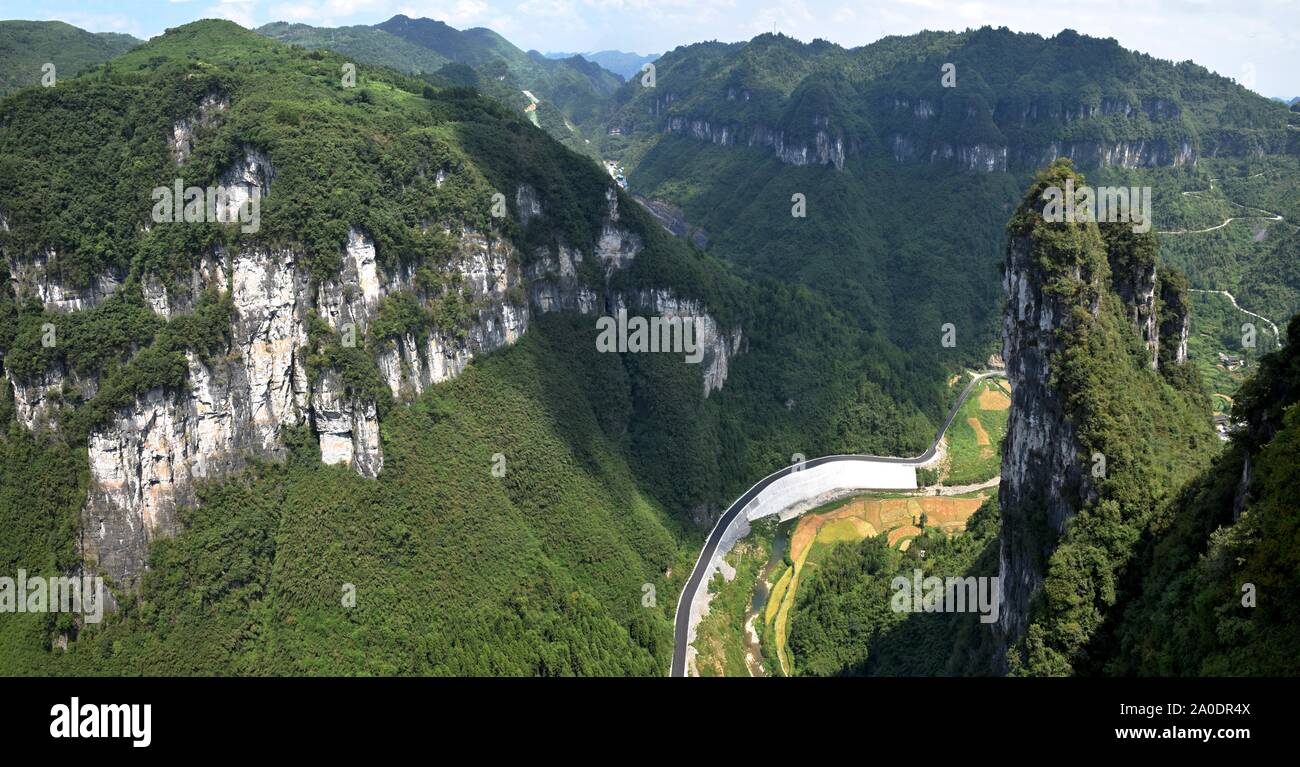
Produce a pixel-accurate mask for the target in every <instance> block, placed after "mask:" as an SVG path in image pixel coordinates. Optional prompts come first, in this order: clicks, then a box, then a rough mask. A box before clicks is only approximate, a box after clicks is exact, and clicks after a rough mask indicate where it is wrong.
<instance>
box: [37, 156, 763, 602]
mask: <svg viewBox="0 0 1300 767" xmlns="http://www.w3.org/2000/svg"><path fill="white" fill-rule="evenodd" d="M273 177H274V170H273V169H272V167H271V165H270V163H269V162H268V159H267V158H266V157H265V156H264V155H263V154H261V153H260V152H257V151H256V150H253V149H246V150H244V152H243V154H242V155H241V157H240V159H239V161H238V162H237V163H236V164H235V167H234V168H232V169H231V170H230V171H229V172H228V173H226V174H223V177H222V178H223V182H224V183H228V185H229V186H230V187H231V189H235V190H238V189H242V190H243V192H242V194H243V197H242V199H247V196H248V195H251V194H258V193H260V194H265V192H266V190H267V188H268V187H269V184H270V183H271V179H272V178H273ZM240 199H241V198H240V196H239V194H233V195H232V200H231V204H232V205H238V204H239V203H240ZM516 202H517V203H519V204H520V212H521V215H523V216H534V215H541V213H542V212H543V210H544V203H543V201H542V200H539V199H538V198H537V197H536V194H535V193H534V192H532V191H531V190H530V189H525V188H522V187H521V189H520V191H519V193H518V194H517V197H516ZM608 203H609V208H608V216H607V220H606V221H605V222H604V225H603V226H602V229H601V234H600V237H599V239H598V242H597V243H596V245H595V247H594V248H593V249H592V251H591V252H590V253H583V252H582V251H581V250H579V249H576V248H571V247H568V246H564V245H560V246H559V247H558V248H553V249H552V250H549V251H546V252H542V253H539V254H537V257H536V258H534V259H533V260H532V262H531V265H530V267H529V269H528V280H527V284H528V289H527V290H525V289H524V286H525V277H524V274H523V270H522V269H521V266H520V263H521V259H520V258H519V254H517V253H516V252H515V250H514V247H513V245H511V243H510V242H509V241H508V240H504V239H502V238H499V237H498V236H497V235H496V234H495V233H493V232H479V231H474V230H471V229H464V230H462V231H461V232H460V233H459V234H458V235H457V237H458V238H459V241H458V245H457V248H456V253H455V255H454V256H453V258H452V259H451V261H450V263H449V264H448V266H447V267H446V270H445V272H446V273H445V274H444V276H445V277H446V278H447V282H446V285H445V286H444V285H437V286H426V285H422V284H421V283H420V281H417V280H416V279H415V274H414V270H413V269H412V268H411V267H410V266H408V265H403V264H400V263H398V264H389V265H385V264H383V263H381V261H380V259H379V257H378V254H377V253H376V250H375V246H374V243H373V242H372V241H371V240H370V239H369V238H368V237H367V236H366V235H365V234H364V233H362V232H360V231H357V230H352V231H350V232H349V235H348V242H347V245H346V247H345V249H344V252H343V253H342V257H341V269H340V272H339V275H338V277H337V279H333V280H329V281H325V282H320V283H316V284H313V283H312V281H311V280H310V278H309V276H308V274H307V270H306V268H305V265H304V261H305V259H304V258H303V254H302V253H301V252H300V251H298V250H297V249H295V248H279V249H266V248H263V247H259V246H253V247H247V248H243V249H240V250H235V251H227V250H225V249H222V248H220V247H218V248H214V249H213V250H212V251H210V252H208V253H205V254H203V255H202V256H200V257H199V258H198V259H197V261H196V262H195V264H194V266H193V267H192V268H191V269H190V272H189V274H187V275H184V274H183V275H179V276H176V275H172V276H170V277H169V278H168V279H163V278H161V277H160V276H159V275H155V274H145V275H142V276H141V281H140V286H141V287H140V289H141V291H142V293H143V297H144V299H145V301H146V303H147V305H148V306H150V307H151V308H152V309H153V311H154V312H155V313H157V314H158V315H159V316H162V317H165V318H167V319H173V318H176V317H178V316H180V315H184V314H187V313H191V312H193V311H194V310H195V307H196V306H197V304H198V302H199V299H200V296H201V295H202V294H203V293H204V292H205V291H208V290H216V291H220V292H224V293H228V294H229V296H230V299H231V302H232V304H233V308H234V315H233V319H232V324H231V327H230V335H229V341H228V343H227V346H226V348H224V349H222V350H219V351H218V352H216V353H213V354H211V355H210V356H209V357H200V356H199V355H197V354H195V353H192V352H191V353H188V354H187V356H186V363H187V373H188V375H187V379H186V383H185V385H184V386H183V387H182V388H181V390H178V391H173V390H164V389H154V390H151V391H148V392H144V393H142V394H140V395H138V396H137V397H136V398H135V399H134V401H133V402H131V404H129V405H127V406H125V407H121V408H119V409H118V410H117V411H116V412H114V413H113V414H112V415H111V417H110V418H109V419H108V420H107V421H106V422H105V423H104V424H103V425H102V426H100V427H99V428H97V429H96V430H95V431H94V432H93V433H92V434H91V435H90V437H89V440H88V445H87V448H88V458H89V469H90V491H89V494H88V497H87V500H86V503H85V505H84V507H83V510H82V519H83V529H84V531H85V534H84V535H83V538H82V553H83V556H84V558H85V560H86V561H87V563H88V565H89V566H91V567H92V568H98V570H99V571H101V572H103V573H104V574H106V575H108V576H110V577H111V578H113V579H114V580H115V581H116V582H117V583H119V584H122V585H124V586H126V587H128V588H130V587H131V586H133V585H135V584H138V579H139V576H140V575H141V573H142V572H143V571H144V569H145V567H146V566H147V555H148V546H149V543H150V542H151V541H153V540H155V539H157V538H158V537H160V536H163V537H165V536H171V535H174V534H175V532H176V530H177V526H178V522H177V509H178V508H179V507H182V506H185V505H191V504H193V503H195V502H196V495H195V486H196V483H198V482H199V481H202V480H207V479H217V478H220V477H224V476H228V475H230V474H232V473H234V472H237V471H239V470H241V469H242V468H243V467H244V466H245V465H246V463H247V461H248V459H249V458H250V457H254V456H256V457H263V458H271V459H275V458H280V457H282V456H283V454H284V452H285V449H286V448H285V440H284V430H285V429H291V428H303V427H307V428H310V429H311V430H312V432H313V433H314V434H315V436H316V438H317V440H318V442H319V446H320V453H321V459H322V461H323V462H325V463H328V464H340V465H347V466H349V467H351V468H352V469H353V470H354V471H356V472H357V473H358V474H360V475H361V476H364V477H370V478H373V477H376V476H378V475H379V474H380V473H381V472H382V470H383V465H384V459H383V453H382V445H381V440H380V437H379V418H378V405H377V403H376V402H375V401H374V400H373V398H371V397H370V395H363V394H362V393H360V392H359V391H357V390H356V389H354V387H353V386H351V385H349V382H348V381H347V380H346V379H345V377H344V375H343V374H342V371H339V370H334V369H326V370H323V371H319V373H317V374H313V373H311V372H309V370H308V368H307V361H306V359H305V357H306V353H307V349H308V346H309V339H308V328H309V323H310V322H311V321H312V317H313V315H314V316H315V317H317V318H319V320H320V321H323V322H324V323H325V324H326V325H327V326H329V328H331V329H332V330H333V331H335V332H336V333H337V334H339V338H340V339H342V338H345V337H346V336H345V333H351V334H352V337H353V338H354V339H355V341H356V343H357V344H364V343H365V342H366V340H367V338H368V335H367V334H368V331H369V330H370V329H371V326H372V325H373V323H374V322H375V321H376V319H377V318H378V317H379V313H380V311H381V307H382V306H383V303H384V301H385V300H386V299H388V298H389V297H392V296H394V295H395V294H398V293H403V294H409V295H411V296H413V297H414V298H415V299H416V300H417V301H419V302H421V303H424V304H425V305H430V304H431V303H432V302H436V301H439V300H442V299H443V298H444V291H448V290H455V291H457V292H460V293H461V294H462V296H463V297H464V299H465V300H466V301H467V303H468V306H469V307H470V318H469V320H468V321H467V322H466V323H465V324H463V325H460V326H458V327H456V328H452V329H435V330H433V331H431V332H427V333H425V334H423V335H422V336H420V337H416V336H414V335H410V334H408V335H405V336H403V337H401V338H396V339H389V340H387V341H384V340H383V339H378V340H379V341H380V345H379V347H378V348H377V349H375V350H374V354H375V361H376V363H377V366H378V368H379V370H380V373H381V375H382V376H383V378H384V380H385V382H386V383H387V384H388V388H389V389H390V391H391V393H392V394H393V395H394V397H396V398H397V399H398V400H399V401H400V400H403V399H409V398H410V397H413V396H415V395H418V394H419V393H420V392H422V391H423V390H424V389H426V388H428V387H429V386H432V385H433V384H436V383H438V382H440V381H445V380H448V379H450V378H453V377H455V376H456V375H459V374H460V373H461V372H462V371H463V370H464V369H465V367H466V366H467V365H468V364H469V362H470V361H471V360H472V359H473V358H474V357H476V356H479V355H481V354H486V353H488V352H491V351H493V350H496V349H500V348H501V347H503V346H507V345H510V344H513V343H514V342H515V341H517V340H518V339H519V338H520V337H521V336H522V335H523V334H524V333H525V332H526V331H527V329H528V323H529V317H530V313H531V312H532V311H538V312H547V311H560V310H568V311H577V312H580V313H584V314H589V315H595V314H597V313H600V312H603V311H606V310H608V309H609V308H610V307H613V306H615V305H619V306H623V305H634V306H636V307H638V310H639V311H645V312H655V313H663V314H668V315H674V316H678V315H680V316H693V317H697V323H698V328H699V333H698V337H699V339H700V343H701V344H702V345H703V347H704V354H703V358H702V362H701V364H702V365H703V366H704V368H703V369H704V376H703V377H704V395H705V396H707V395H708V394H709V393H710V392H712V391H716V390H717V389H718V388H719V387H721V386H722V384H723V382H724V381H725V379H726V376H727V370H728V364H729V360H730V359H731V357H732V356H733V355H734V354H736V353H737V352H738V351H739V349H740V343H741V341H740V333H739V330H738V329H736V330H734V331H729V332H724V331H722V330H720V329H719V328H718V326H717V323H716V322H714V321H713V320H712V318H711V317H709V316H708V314H707V311H706V307H704V306H703V305H702V304H700V303H699V302H698V301H683V300H679V299H678V298H677V297H675V296H674V295H673V294H672V293H671V292H668V291H645V292H642V293H638V294H637V295H635V296H632V297H630V298H625V297H623V296H622V295H621V294H617V293H614V292H612V291H609V290H608V289H606V290H605V291H604V293H603V294H602V293H601V292H599V291H597V290H595V289H592V288H590V287H588V286H586V285H584V284H583V282H582V279H581V277H580V274H579V269H580V268H581V266H582V265H583V264H584V263H585V262H594V263H599V264H600V265H601V266H602V267H603V271H604V273H605V274H606V276H607V277H608V276H609V275H610V274H612V273H613V272H614V271H616V270H618V269H621V268H625V267H627V266H628V265H630V264H631V263H632V262H633V260H634V259H635V258H636V255H637V253H638V252H640V250H641V249H642V247H643V245H642V242H641V239H640V238H639V237H638V236H636V235H635V234H633V233H632V232H630V231H628V230H627V229H626V228H625V227H624V226H622V225H621V224H620V222H619V211H618V198H617V195H616V194H615V193H613V192H612V191H611V193H610V196H609V199H608ZM18 274H19V277H17V278H15V289H16V290H26V289H31V290H37V291H45V293H43V294H40V295H44V296H46V297H48V298H49V300H50V301H64V302H65V304H67V308H68V309H69V310H71V309H75V308H86V307H88V306H90V305H93V302H94V300H97V299H95V298H94V296H91V295H81V296H74V297H72V298H67V297H66V296H64V295H63V294H59V295H52V293H51V291H54V290H57V289H58V288H57V283H55V282H53V281H52V280H49V279H48V275H46V274H44V273H41V272H40V271H39V267H38V268H37V269H35V270H33V271H30V272H26V273H25V272H21V271H20V272H18ZM112 284H113V285H114V286H116V285H117V284H118V282H117V281H114V282H113V283H112ZM371 340H372V341H374V340H376V339H371ZM66 378H67V376H66V374H65V372H64V371H63V370H61V369H52V370H49V371H46V372H45V374H44V375H43V376H42V377H40V378H39V379H38V380H34V381H26V382H17V381H15V382H14V384H13V385H14V390H15V394H16V397H15V400H16V409H17V411H18V417H19V419H20V420H21V421H22V423H23V424H24V425H25V426H27V427H28V428H33V429H34V428H43V427H44V426H45V424H46V423H47V422H53V421H54V420H55V419H56V418H57V415H58V409H59V408H58V403H59V402H60V401H61V397H60V393H61V392H62V390H63V389H65V388H66V387H67V386H69V385H72V386H74V387H75V388H77V389H79V390H80V393H81V394H82V396H90V395H93V393H94V386H95V382H93V381H89V382H83V381H66V380H65V379H66Z"/></svg>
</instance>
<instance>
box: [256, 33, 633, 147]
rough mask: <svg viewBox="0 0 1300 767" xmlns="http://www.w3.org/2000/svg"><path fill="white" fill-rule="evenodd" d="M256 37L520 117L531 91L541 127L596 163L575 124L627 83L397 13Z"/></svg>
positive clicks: (573, 62) (578, 62) (489, 36)
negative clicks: (456, 92) (321, 52)
mask: <svg viewBox="0 0 1300 767" xmlns="http://www.w3.org/2000/svg"><path fill="white" fill-rule="evenodd" d="M256 31H257V33H258V34H261V35H265V36H266V37H270V38H272V39H274V40H279V41H281V42H286V43H292V44H294V45H299V46H302V47H304V48H310V49H328V50H331V51H335V52H337V53H339V54H342V55H343V56H345V57H348V58H349V59H351V60H352V61H355V62H364V63H366V64H373V65H377V66H384V67H390V68H392V69H395V70H397V71H399V72H404V73H407V74H411V75H419V76H423V77H424V78H425V79H426V80H427V81H429V82H431V83H433V84H435V85H438V86H443V87H446V86H451V85H460V86H469V87H473V88H475V89H477V90H479V91H480V92H482V93H484V94H485V95H487V96H490V97H492V98H494V99H496V100H497V101H499V102H501V103H502V104H504V105H506V106H508V107H510V108H512V109H515V110H518V111H520V112H522V111H523V109H524V108H525V107H527V106H528V105H529V104H530V100H529V99H528V98H527V97H526V96H525V95H524V94H523V92H522V91H525V90H527V91H530V92H531V93H533V94H534V96H536V97H537V98H539V99H541V103H540V104H539V105H538V107H537V112H536V113H535V114H536V115H537V118H538V124H539V125H540V127H541V128H542V129H543V130H545V131H546V132H547V133H549V134H551V136H552V137H553V138H555V139H556V140H557V141H559V142H560V143H562V144H564V145H565V146H567V147H568V148H569V149H572V150H573V151H575V152H578V153H579V154H584V155H588V156H590V157H592V158H596V157H597V155H596V154H595V150H594V148H593V147H592V146H591V145H590V144H589V143H588V141H587V140H586V139H585V138H583V135H582V134H581V133H580V132H579V130H578V128H577V125H578V124H579V123H587V122H590V121H592V120H593V119H595V118H596V116H597V115H598V114H599V113H601V112H602V111H603V109H604V108H605V103H606V100H607V99H608V98H609V97H610V96H611V95H612V94H613V93H614V91H615V90H616V89H617V88H618V87H619V86H620V85H621V84H622V78H620V77H618V76H617V75H615V74H613V73H612V72H609V71H607V70H605V69H603V68H601V67H600V66H599V65H597V64H593V63H592V62H589V61H586V60H585V59H583V58H581V57H580V56H573V57H570V58H565V59H548V58H546V57H545V56H542V55H541V54H539V53H537V52H535V51H529V52H527V53H525V52H524V51H522V50H520V49H519V48H517V47H515V46H514V45H513V44H511V43H510V42H509V41H508V40H506V39H505V38H503V37H501V36H500V35H498V34H496V33H495V32H492V31H491V30H488V29H483V28H475V29H467V30H457V29H455V28H453V27H450V26H448V25H447V24H444V23H443V22H441V21H435V20H432V19H424V18H421V19H411V18H408V17H406V16H402V15H398V16H394V17H393V18H391V19H389V20H388V21H385V22H383V23H382V24H376V25H375V26H373V27H367V26H354V27H338V28H326V27H312V26H308V25H306V24H287V23H284V22H275V23H271V24H267V25H265V26H262V27H259V28H258V29H257V30H256Z"/></svg>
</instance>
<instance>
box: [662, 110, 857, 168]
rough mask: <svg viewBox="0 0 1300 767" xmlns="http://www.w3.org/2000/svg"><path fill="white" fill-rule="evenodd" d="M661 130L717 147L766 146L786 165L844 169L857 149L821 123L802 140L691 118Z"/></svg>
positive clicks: (754, 127) (755, 127)
mask: <svg viewBox="0 0 1300 767" xmlns="http://www.w3.org/2000/svg"><path fill="white" fill-rule="evenodd" d="M664 131H665V132H666V133H675V134H679V135H684V136H689V137H691V138H694V139H698V140H700V141H708V142H711V143H714V144H718V145H719V146H751V147H768V148H771V150H772V151H773V152H774V153H775V154H776V157H777V159H778V160H780V161H781V162H783V163H786V164H787V165H833V166H835V169H836V170H844V160H845V158H846V157H847V156H848V154H850V153H851V152H853V151H854V150H855V149H856V148H857V147H856V144H855V143H854V142H853V141H852V140H846V139H845V137H844V135H843V134H842V133H841V132H839V131H835V130H832V129H831V128H829V127H826V126H825V123H824V121H823V122H822V123H821V124H820V125H817V126H816V127H815V128H814V129H811V130H810V131H809V134H810V135H809V136H808V137H807V138H803V139H799V138H794V137H791V136H788V135H787V134H786V131H784V130H781V129H779V128H773V127H771V126H767V125H741V124H736V123H722V124H717V123H714V122H712V121H710V120H708V119H704V118H691V117H670V118H668V119H667V121H666V122H665V123H664Z"/></svg>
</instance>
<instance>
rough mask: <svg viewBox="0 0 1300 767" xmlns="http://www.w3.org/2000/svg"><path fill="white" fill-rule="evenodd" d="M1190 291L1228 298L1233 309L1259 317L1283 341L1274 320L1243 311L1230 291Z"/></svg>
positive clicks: (1247, 310) (1191, 289) (1275, 336)
mask: <svg viewBox="0 0 1300 767" xmlns="http://www.w3.org/2000/svg"><path fill="white" fill-rule="evenodd" d="M1188 290H1189V291H1191V292H1192V293H1216V294H1218V295H1220V296H1227V297H1228V300H1229V301H1231V302H1232V308H1234V309H1236V310H1237V311H1239V312H1241V313H1242V314H1249V315H1250V316H1252V317H1257V318H1259V319H1261V320H1263V321H1264V322H1265V323H1266V324H1267V325H1268V328H1269V330H1272V331H1273V338H1274V339H1276V340H1278V341H1281V340H1282V336H1280V335H1278V332H1277V325H1274V324H1273V321H1272V320H1270V319H1269V318H1268V317H1265V316H1264V315H1262V314H1255V313H1254V312H1252V311H1250V310H1249V309H1243V308H1241V304H1239V303H1237V297H1236V296H1234V295H1232V294H1231V293H1229V292H1228V291H1226V290H1201V289H1200V288H1188Z"/></svg>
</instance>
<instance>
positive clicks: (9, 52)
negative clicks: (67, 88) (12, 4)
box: [0, 21, 141, 96]
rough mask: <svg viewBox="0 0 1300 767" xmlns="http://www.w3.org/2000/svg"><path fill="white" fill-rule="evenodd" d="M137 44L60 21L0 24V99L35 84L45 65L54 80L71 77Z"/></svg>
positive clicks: (39, 79) (132, 40) (108, 33)
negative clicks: (51, 71) (52, 66)
mask: <svg viewBox="0 0 1300 767" xmlns="http://www.w3.org/2000/svg"><path fill="white" fill-rule="evenodd" d="M140 43H141V41H140V40H137V39H135V38H134V37H131V36H130V35H122V34H117V33H115V32H99V33H93V32H87V31H85V30H82V29H77V28H76V27H74V26H72V25H71V24H65V23H63V22H62V21H0V96H3V95H4V94H6V93H9V92H10V91H14V90H17V89H18V88H23V87H26V86H28V85H37V84H39V83H40V82H41V78H42V76H43V75H45V74H46V73H45V71H44V70H43V69H42V67H43V66H44V65H45V64H47V63H48V64H53V65H54V67H55V70H54V74H55V76H56V77H57V78H59V79H62V78H65V77H72V76H74V75H76V74H77V73H78V72H80V71H81V70H83V69H86V68H87V67H92V66H95V65H97V64H102V63H104V62H105V61H108V60H109V59H111V58H113V57H114V56H117V55H118V54H121V53H124V52H126V51H128V50H130V49H132V48H134V47H135V46H137V45H139V44H140Z"/></svg>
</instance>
